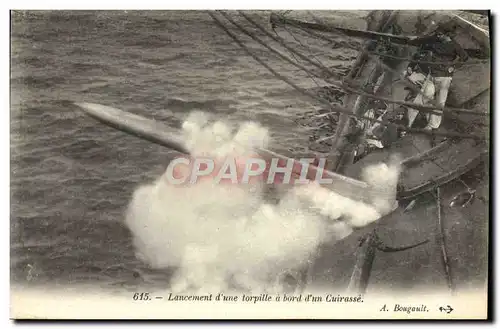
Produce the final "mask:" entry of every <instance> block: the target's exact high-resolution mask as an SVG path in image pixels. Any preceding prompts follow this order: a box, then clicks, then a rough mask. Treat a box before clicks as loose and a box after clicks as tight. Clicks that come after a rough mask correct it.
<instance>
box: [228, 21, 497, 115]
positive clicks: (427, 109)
mask: <svg viewBox="0 0 500 329" xmlns="http://www.w3.org/2000/svg"><path fill="white" fill-rule="evenodd" d="M239 13H240V15H242V16H243V17H244V18H246V19H247V20H248V21H249V22H250V23H252V24H253V25H254V26H256V27H257V28H258V29H260V30H261V31H263V32H264V33H265V34H266V35H268V36H269V37H271V38H272V39H273V40H275V41H276V42H278V43H280V44H281V45H282V46H283V47H285V48H286V49H287V50H288V51H290V53H291V54H292V55H293V54H296V55H298V56H299V57H301V58H302V59H304V60H305V61H306V62H308V63H310V64H312V65H315V66H316V67H318V68H320V69H321V71H322V72H324V73H325V74H326V75H327V76H328V77H327V78H323V77H321V76H320V75H318V74H316V73H314V72H312V71H311V70H309V69H307V68H305V67H304V66H302V65H301V64H299V63H296V62H294V61H293V60H291V59H290V58H288V57H286V56H285V55H283V54H281V53H280V52H279V51H277V50H276V49H273V48H272V47H270V46H269V45H267V44H266V43H265V42H264V41H262V40H261V39H259V38H258V37H257V36H256V35H255V34H253V33H252V32H251V31H248V30H246V29H245V28H243V27H242V26H241V25H240V24H238V23H236V22H234V20H232V19H230V18H228V15H227V14H225V13H222V12H221V14H223V15H224V16H225V17H226V18H227V19H228V20H229V21H230V22H231V23H233V24H234V25H235V26H237V27H238V28H239V29H240V30H241V31H242V32H243V33H245V34H247V35H248V36H250V37H251V38H252V39H254V40H256V41H257V42H259V43H260V44H262V45H263V46H265V47H266V48H268V49H269V50H270V51H272V52H273V53H275V54H277V55H278V56H280V57H281V58H283V59H284V60H286V61H287V62H289V63H291V64H292V65H295V66H296V67H298V68H300V69H301V70H304V71H305V72H306V73H308V74H309V75H312V76H315V77H316V78H320V79H323V80H324V81H325V82H328V83H329V84H331V85H333V86H335V87H337V88H339V89H342V90H344V91H347V92H350V93H353V94H357V95H361V96H364V97H368V98H372V99H376V100H380V101H384V102H390V103H394V104H398V105H401V106H408V107H412V108H414V109H418V110H419V111H422V112H429V113H432V114H435V115H443V112H444V113H446V112H455V113H464V114H470V115H478V116H487V115H489V113H487V112H481V111H475V110H470V109H461V108H454V107H448V106H445V107H444V108H441V107H435V106H429V105H420V104H415V103H411V102H404V101H396V100H392V99H389V98H384V97H381V96H377V95H375V94H373V93H368V92H366V91H362V90H359V89H357V88H353V87H352V86H348V85H347V84H346V82H345V81H344V83H338V82H336V81H333V80H331V79H330V78H329V77H338V74H336V73H334V72H332V71H331V70H330V69H328V68H327V67H326V66H324V65H323V64H318V63H315V62H314V61H312V60H311V59H309V58H308V57H307V56H304V55H303V54H301V53H299V52H297V51H296V50H294V49H293V48H291V47H289V46H288V45H286V43H285V42H284V41H283V40H282V39H277V38H276V37H275V36H273V35H272V34H271V33H269V32H268V31H267V30H266V29H264V28H263V27H262V26H261V25H260V24H258V23H257V22H256V21H255V20H253V19H252V18H251V17H249V16H248V15H247V14H245V13H243V12H241V11H239ZM377 61H378V59H377ZM379 64H380V65H382V66H383V67H384V68H385V69H387V70H390V71H392V73H396V74H399V72H397V71H395V70H394V69H392V68H390V67H388V66H387V65H385V64H384V63H381V62H379ZM341 79H343V78H341ZM404 79H407V78H406V77H404ZM405 84H407V85H408V86H409V87H410V88H412V89H413V90H414V91H416V92H419V93H420V89H419V88H418V87H417V86H415V85H414V84H413V82H411V81H410V80H407V82H405ZM410 84H411V85H410Z"/></svg>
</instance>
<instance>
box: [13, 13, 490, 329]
mask: <svg viewBox="0 0 500 329" xmlns="http://www.w3.org/2000/svg"><path fill="white" fill-rule="evenodd" d="M489 16H490V13H489V12H488V11H480V10H448V11H437V10H433V11H432V10H412V11H395V10H375V11H368V10H358V11H342V10H328V11H320V10H315V11H308V10H301V11H292V10H275V11H271V10H269V11H237V10H231V11H229V10H227V11H226V10H217V11H215V10H214V11H202V10H191V11H174V10H163V11H160V10H149V11H137V10H114V11H105V10H95V11H68V10H64V11H63V10H45V11H28V10H13V11H11V77H10V88H11V110H10V111H11V112H10V113H11V123H10V124H11V133H10V134H11V135H10V136H11V141H10V143H11V210H10V227H11V231H10V236H11V240H10V241H11V252H10V255H11V260H10V268H11V288H10V289H11V305H10V310H11V317H12V318H14V319H322V320H325V319H329V320H339V319H358V320H359V319H445V320H446V319H448V320H455V319H477V320H484V319H487V318H488V316H489V314H490V313H489V312H490V310H489V309H488V296H489V295H488V292H489V291H488V289H489V281H488V267H489V264H488V257H489V250H490V241H489V239H490V234H489V232H490V212H489V201H490V184H489V182H490V175H489V172H490V167H489V164H490V153H489V152H490V151H489V150H490V75H491V72H490V68H491V42H490V34H489V25H490V20H489Z"/></svg>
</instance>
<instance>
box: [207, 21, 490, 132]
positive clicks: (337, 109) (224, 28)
mask: <svg viewBox="0 0 500 329" xmlns="http://www.w3.org/2000/svg"><path fill="white" fill-rule="evenodd" d="M207 14H208V15H210V16H211V17H212V19H213V20H214V22H215V23H216V24H217V25H218V26H219V27H220V28H221V29H222V30H224V31H225V32H226V33H227V34H228V36H229V37H231V39H233V40H234V41H235V42H236V43H237V44H238V45H239V46H240V47H241V48H243V49H244V50H245V51H246V52H247V53H248V54H249V55H250V56H251V57H252V58H254V59H255V60H256V61H257V62H258V63H259V64H261V65H262V66H263V67H265V68H266V69H267V70H268V71H269V72H271V73H272V74H273V75H274V76H276V77H277V78H279V79H280V80H282V81H284V82H286V83H287V84H289V85H290V86H291V87H293V88H294V89H295V90H297V91H299V92H300V93H302V94H304V95H306V96H308V97H310V98H312V99H314V100H316V101H319V102H321V103H323V104H325V105H326V106H328V107H330V108H331V109H332V110H333V111H335V112H339V113H345V114H347V115H348V116H350V117H355V118H358V119H366V120H369V121H371V122H379V123H380V124H382V125H384V126H394V127H396V128H398V129H401V130H403V131H407V132H411V133H416V134H425V135H432V136H447V137H456V138H469V139H478V140H484V139H486V136H476V135H472V134H460V133H443V132H429V131H427V130H424V129H415V128H406V127H405V126H402V125H397V124H394V123H391V122H389V121H388V120H378V119H373V118H369V117H365V116H361V115H357V114H354V113H352V112H351V111H349V110H348V109H345V108H341V107H338V106H333V105H332V104H331V103H330V102H329V101H327V100H326V99H322V98H320V97H317V96H316V95H314V94H313V93H311V92H309V91H307V90H305V89H303V88H301V87H299V86H298V85H296V84H295V83H293V82H292V81H291V80H290V79H288V78H287V77H285V76H283V75H282V74H280V73H278V72H277V71H276V70H274V69H273V68H272V67H270V66H269V65H268V64H267V63H265V62H264V61H263V60H262V59H261V58H259V56H257V55H255V54H254V53H253V52H252V51H251V50H250V49H249V48H248V47H247V46H246V45H245V44H244V43H243V42H242V41H241V40H240V39H239V38H238V37H237V36H236V35H235V34H233V33H232V32H231V31H229V29H228V28H227V27H226V26H225V25H224V24H223V23H222V21H220V20H219V18H217V17H216V16H215V15H214V14H213V13H212V12H211V11H207Z"/></svg>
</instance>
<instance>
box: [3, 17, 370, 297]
mask: <svg viewBox="0 0 500 329" xmlns="http://www.w3.org/2000/svg"><path fill="white" fill-rule="evenodd" d="M367 13H368V12H365V11H356V12H329V13H322V14H323V15H325V17H326V18H327V19H328V20H330V21H331V22H334V23H336V24H343V25H344V26H351V27H357V28H364V27H365V24H366V23H365V21H364V19H363V18H364V17H365V16H366V15H367ZM269 14H270V13H269V12H252V13H251V15H252V16H253V17H254V18H256V19H257V20H259V21H260V22H261V23H262V24H263V25H264V26H265V27H266V28H267V29H269V31H271V32H272V33H275V32H274V31H273V30H271V27H270V24H269V23H268V20H269ZM319 14H321V13H319ZM231 15H232V16H233V17H234V18H235V19H237V21H240V22H242V23H243V20H242V18H241V17H238V16H237V14H236V13H231ZM290 15H292V16H297V17H301V18H306V19H307V18H308V17H307V15H308V13H307V12H298V13H297V12H294V13H291V14H290ZM309 19H310V17H309ZM226 23H227V24H228V26H229V25H230V23H228V22H227V21H226ZM246 26H248V25H247V24H246ZM232 30H233V31H235V30H234V29H232ZM252 30H253V31H256V29H255V28H254V29H252ZM256 32H258V31H256ZM276 32H277V33H278V34H279V35H280V36H281V37H283V38H284V39H286V40H287V42H289V44H290V45H293V46H294V47H296V48H297V49H299V50H302V51H303V52H304V53H305V54H308V55H310V56H311V57H313V58H317V59H318V60H321V61H322V62H323V63H324V64H326V65H328V66H330V67H332V69H333V70H337V72H338V73H343V72H344V73H345V72H346V71H348V70H349V67H350V65H351V64H352V62H353V60H354V59H355V56H356V51H354V50H352V49H348V48H342V47H338V45H335V44H331V45H330V46H329V45H328V44H327V43H326V42H325V41H321V40H317V39H312V38H309V37H308V36H307V35H304V34H301V33H300V32H297V31H292V30H290V31H285V30H283V29H278V30H277V31H276ZM238 35H240V36H241V33H239V34H238ZM258 35H260V36H263V34H262V33H258ZM242 38H243V39H244V41H245V44H247V45H249V46H250V48H251V49H252V50H254V51H255V52H256V54H258V55H259V56H261V57H262V58H263V59H264V60H266V62H268V63H269V64H270V65H272V66H273V68H275V69H276V70H278V71H279V72H280V73H282V74H284V75H286V76H287V77H289V78H291V79H292V80H293V81H295V82H296V83H298V84H299V85H300V86H302V87H305V88H315V87H317V85H316V81H313V80H312V79H311V78H310V77H309V76H307V74H305V73H304V72H301V71H299V70H297V69H296V68H294V67H293V66H291V65H289V64H287V63H285V62H283V61H282V60H280V59H278V58H277V57H275V56H273V55H272V54H270V53H269V51H268V50H266V49H264V48H263V47H261V46H260V45H258V44H257V43H256V42H254V41H253V40H251V39H250V38H248V37H246V36H242ZM264 38H266V37H264ZM266 40H267V41H269V39H266ZM280 50H282V51H283V52H284V53H286V50H283V49H282V48H280ZM10 83H11V212H10V214H11V215H10V222H11V279H12V281H13V282H18V283H21V284H23V285H24V284H31V285H37V284H41V285H45V284H51V285H62V286H64V285H68V284H71V285H74V284H92V285H94V286H95V285H98V286H100V287H102V288H110V289H113V288H119V289H124V288H129V289H131V290H134V289H135V287H137V286H139V285H141V286H143V285H154V286H165V285H168V280H169V277H170V273H169V272H168V271H154V270H151V269H149V268H148V267H147V266H146V265H145V264H142V263H141V262H140V261H139V260H137V259H136V258H135V256H134V250H133V247H132V244H131V238H130V234H129V232H128V230H127V229H126V227H125V226H124V225H123V219H124V210H125V208H126V206H127V203H128V202H129V200H130V197H131V194H132V192H133V191H134V189H135V188H136V187H137V186H138V185H139V184H142V183H146V182H149V181H151V180H153V179H154V178H155V177H157V176H158V175H159V174H161V173H162V172H163V170H164V169H165V167H166V165H167V164H168V161H169V159H171V158H172V157H173V153H172V152H171V151H169V150H167V149H165V148H163V147H160V146H157V145H154V144H152V143H149V142H146V141H143V140H140V139H138V138H136V137H132V136H129V135H127V134H125V133H123V132H120V131H116V130H113V129H112V128H109V127H107V126H105V125H103V124H101V123H98V122H96V121H95V120H93V119H91V118H89V117H87V116H85V115H84V114H82V113H81V112H79V111H77V110H76V109H75V108H74V107H72V106H70V105H69V104H68V101H76V102H81V101H85V102H94V103H101V104H104V105H110V106H114V107H118V108H121V109H124V110H128V111H130V112H133V113H137V114H141V115H144V116H147V117H150V118H154V119H156V120H159V121H161V122H164V123H166V124H168V125H170V126H172V127H179V126H180V124H181V122H182V120H183V119H184V118H185V117H186V115H187V114H188V113H189V112H190V111H192V110H202V111H207V112H210V113H213V114H214V115H215V116H217V117H223V118H225V119H226V120H230V121H233V122H239V121H243V120H257V121H259V122H261V123H262V124H264V125H266V126H267V127H269V128H270V131H271V134H272V137H273V144H272V149H274V150H276V151H279V152H281V153H283V154H287V155H295V156H300V155H301V154H308V150H307V145H308V139H309V135H310V131H308V130H307V129H305V128H302V127H300V126H299V125H298V124H297V123H296V121H295V120H296V119H297V117H298V116H300V115H302V114H303V113H305V112H307V111H312V110H315V109H318V108H319V107H318V104H315V103H314V102H312V101H311V100H310V99H307V98H304V97H303V96H301V95H300V94H298V93H297V92H296V91H294V90H293V89H292V88H291V87H289V86H288V85H287V84H285V83H283V82H282V81H280V80H278V79H276V78H275V77H274V76H273V75H272V74H270V73H269V72H268V71H267V70H266V69H265V68H263V67H262V66H261V65H259V64H258V63H257V62H255V61H254V60H253V59H252V58H251V57H249V56H248V55H247V54H246V53H245V52H244V51H243V50H242V49H241V48H240V47H239V46H238V45H237V44H235V43H234V42H233V41H232V40H231V39H230V38H229V37H228V36H227V35H226V34H225V32H223V31H222V30H221V29H220V28H219V27H217V26H216V25H215V24H214V23H213V21H212V19H211V17H210V16H209V15H208V14H206V13H204V12H198V11H190V12H176V11H140V12H135V11H77V12H76V11H74V12H71V11H33V12H25V11H24V12H23V11H17V12H12V19H11V78H10Z"/></svg>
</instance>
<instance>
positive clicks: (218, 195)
mask: <svg viewBox="0 0 500 329" xmlns="http://www.w3.org/2000/svg"><path fill="white" fill-rule="evenodd" d="M183 134H184V139H185V143H186V146H187V147H188V149H189V150H190V151H191V154H192V155H193V156H212V157H215V158H219V159H220V158H224V157H227V156H229V155H231V156H233V155H244V154H254V152H253V149H254V148H256V147H267V146H268V143H269V134H268V131H267V129H266V128H264V127H262V126H261V125H259V124H258V123H255V122H247V123H243V124H242V125H240V127H239V129H238V130H237V131H234V129H232V128H231V127H230V126H229V125H228V124H225V123H223V122H214V123H209V118H208V116H206V115H205V114H204V113H201V112H194V113H191V115H190V116H189V117H188V118H187V120H186V121H185V122H184V124H183ZM399 170H400V168H399V167H398V166H397V165H394V164H389V165H385V164H381V165H376V166H372V167H370V168H367V169H366V170H365V172H364V179H365V180H366V181H367V182H369V183H370V184H373V185H374V186H384V191H386V192H387V193H386V194H383V197H377V196H374V199H373V203H372V204H370V205H369V204H365V203H362V202H357V201H354V200H350V199H348V198H345V197H343V196H341V195H339V194H337V193H334V192H332V191H330V190H328V189H326V188H324V187H321V186H319V185H318V184H317V183H311V184H307V185H299V186H296V187H293V188H292V189H289V190H288V191H287V192H286V194H284V195H283V197H282V198H281V200H280V202H279V203H278V204H277V205H276V204H269V203H267V202H266V200H264V199H263V196H262V192H263V185H258V184H257V185H256V184H253V185H252V188H248V185H245V184H243V185H242V184H229V185H224V184H214V183H213V182H211V181H208V180H205V181H201V182H199V183H198V184H195V185H190V184H188V185H179V186H172V185H169V184H168V181H167V179H166V178H165V177H164V176H162V177H159V178H158V179H157V180H156V181H154V182H153V183H151V184H147V185H144V186H141V187H139V188H138V189H137V190H136V191H135V192H134V195H133V197H132V200H131V202H130V204H129V208H128V211H127V215H126V225H127V226H128V228H129V229H130V231H131V232H132V235H133V239H134V245H135V248H136V254H137V257H138V258H140V259H141V260H142V261H144V262H146V263H147V264H149V265H150V266H151V267H153V268H159V269H161V268H167V267H176V268H178V270H177V271H176V273H175V275H174V277H173V279H172V282H171V288H170V289H171V290H172V291H177V292H181V291H182V292H185V291H187V290H190V291H197V292H210V291H215V292H219V291H224V290H227V289H229V288H230V287H232V288H236V289H246V290H247V291H248V290H250V291H252V292H260V291H264V290H266V291H279V289H280V284H279V277H280V275H282V274H283V273H286V272H287V271H297V270H299V269H301V268H303V267H304V266H305V265H306V264H307V262H308V261H309V260H310V259H311V257H314V253H315V252H316V250H317V248H318V246H319V245H320V244H321V243H323V242H326V241H330V242H331V241H332V240H340V239H342V238H344V237H346V236H348V235H349V234H350V233H351V232H352V230H353V228H354V227H361V226H364V225H367V224H369V223H371V222H373V221H375V220H377V219H378V218H380V217H381V216H382V215H383V214H384V213H386V212H388V211H389V210H390V208H391V207H392V205H393V204H394V201H395V186H396V183H397V179H398V176H399Z"/></svg>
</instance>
